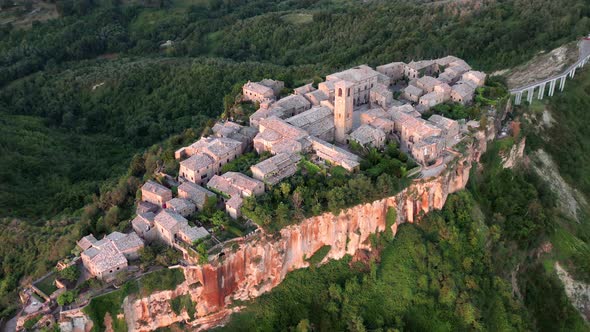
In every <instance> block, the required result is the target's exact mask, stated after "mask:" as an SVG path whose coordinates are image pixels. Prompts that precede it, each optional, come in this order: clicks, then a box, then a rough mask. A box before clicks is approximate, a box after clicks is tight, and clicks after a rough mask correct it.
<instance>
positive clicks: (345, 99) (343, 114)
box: [334, 80, 354, 143]
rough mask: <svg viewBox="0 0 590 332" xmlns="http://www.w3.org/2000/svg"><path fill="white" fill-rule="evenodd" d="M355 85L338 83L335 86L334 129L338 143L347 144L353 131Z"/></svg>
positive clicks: (343, 82) (345, 82) (342, 81)
mask: <svg viewBox="0 0 590 332" xmlns="http://www.w3.org/2000/svg"><path fill="white" fill-rule="evenodd" d="M353 87H354V83H351V82H348V81H344V80H341V81H338V82H336V84H334V127H335V129H336V130H335V138H336V142H338V143H346V135H348V134H349V133H350V131H351V130H352V109H353V100H354V99H353V93H354V91H353Z"/></svg>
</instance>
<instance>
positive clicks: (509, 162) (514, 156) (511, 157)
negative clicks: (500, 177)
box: [501, 138, 526, 168]
mask: <svg viewBox="0 0 590 332" xmlns="http://www.w3.org/2000/svg"><path fill="white" fill-rule="evenodd" d="M525 145H526V138H523V139H521V140H520V141H519V142H518V143H516V144H514V145H513V146H512V148H511V149H510V151H508V152H506V153H503V154H502V156H501V157H502V167H504V168H514V167H515V166H516V165H517V164H518V163H519V162H521V161H522V160H523V157H524V147H525Z"/></svg>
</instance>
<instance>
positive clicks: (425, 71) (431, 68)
mask: <svg viewBox="0 0 590 332" xmlns="http://www.w3.org/2000/svg"><path fill="white" fill-rule="evenodd" d="M438 70H439V69H438V64H437V63H436V62H434V61H432V60H422V61H412V62H410V63H408V64H406V65H405V66H404V75H405V77H406V78H408V79H414V78H419V77H422V76H425V75H426V76H432V75H434V74H436V73H438Z"/></svg>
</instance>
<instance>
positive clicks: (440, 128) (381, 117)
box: [44, 56, 486, 329]
mask: <svg viewBox="0 0 590 332" xmlns="http://www.w3.org/2000/svg"><path fill="white" fill-rule="evenodd" d="M485 80H486V75H485V74H484V73H482V72H479V71H474V70H472V68H471V67H470V66H469V65H468V64H467V63H466V62H465V61H463V60H461V59H459V58H456V57H454V56H447V57H444V58H441V59H436V60H428V61H419V62H410V63H408V64H406V63H402V62H394V63H390V64H386V65H383V66H379V67H377V68H375V69H373V68H371V67H369V66H367V65H361V66H357V67H354V68H350V69H347V70H344V71H341V72H338V73H334V74H331V75H328V76H326V79H325V81H324V82H320V83H319V84H317V86H314V84H312V83H309V84H305V85H303V86H300V87H297V88H295V89H293V90H292V93H288V94H286V93H285V90H286V89H285V86H284V83H283V82H281V81H277V80H272V79H264V80H262V81H259V82H251V81H249V82H247V83H246V84H244V85H243V87H242V95H241V102H242V103H249V104H252V105H254V106H255V109H256V110H255V112H253V113H252V114H249V117H248V119H247V121H244V120H239V119H223V120H220V121H218V122H217V123H216V124H215V125H214V126H213V127H212V128H211V132H212V134H211V135H210V136H204V137H201V138H200V139H199V140H197V141H196V142H194V143H192V144H190V145H188V146H185V147H182V148H180V149H178V150H177V151H176V152H175V155H174V157H175V159H176V160H177V161H178V164H179V169H178V176H177V177H175V178H173V177H171V176H168V175H166V176H165V177H161V178H160V179H161V180H160V181H159V182H158V181H154V180H149V181H147V182H146V183H145V184H144V185H143V186H142V187H141V199H140V200H139V201H138V203H137V208H136V216H135V218H133V220H132V221H131V226H132V229H133V232H131V233H128V234H124V233H121V232H114V233H111V234H108V235H106V236H105V237H104V238H102V239H100V240H98V239H97V238H96V237H95V236H94V235H93V234H89V235H87V236H85V237H83V238H81V239H80V240H79V241H78V243H77V244H78V249H79V251H80V255H79V258H76V259H74V260H73V261H71V262H69V264H63V263H61V265H60V266H58V270H62V269H65V268H69V267H71V266H76V262H78V261H81V263H82V264H81V265H82V266H83V269H84V274H85V275H86V276H87V277H89V278H91V277H96V278H97V279H99V280H101V281H103V282H105V283H112V282H115V281H117V279H118V278H117V276H118V275H119V274H120V273H121V272H123V271H128V270H129V268H130V266H132V265H133V264H134V263H133V262H134V261H136V260H137V259H138V257H139V255H140V252H141V250H142V248H144V247H145V246H149V245H151V244H152V243H160V244H164V245H165V246H168V247H170V248H173V249H174V250H177V251H179V252H180V253H181V254H182V259H181V264H183V265H185V266H186V265H199V264H203V263H205V262H207V261H208V259H209V257H208V256H210V255H212V254H214V253H215V250H214V248H215V247H216V246H219V245H223V241H224V239H227V238H224V237H222V236H219V229H220V227H213V226H212V225H211V224H207V223H205V222H204V220H202V219H201V218H200V217H199V215H200V213H203V212H204V211H208V213H211V211H219V210H222V211H224V212H225V213H224V216H221V218H224V217H225V218H231V219H234V220H236V219H240V220H241V223H242V224H247V225H248V227H246V228H247V231H246V232H245V233H246V234H244V232H241V233H240V235H242V236H243V238H247V237H248V236H250V235H252V234H254V233H258V232H264V230H263V229H262V228H260V227H259V225H256V224H255V223H254V222H252V221H251V220H248V218H244V216H243V214H242V210H243V206H244V204H245V200H247V199H253V198H256V197H258V196H261V195H263V194H264V193H265V192H267V191H269V190H271V191H272V189H273V188H276V187H277V186H278V185H279V184H280V183H281V182H283V181H285V180H286V179H287V178H289V177H292V176H293V175H295V174H296V173H297V172H299V171H300V170H301V167H302V166H301V165H302V163H307V164H311V165H314V167H317V168H318V169H329V170H332V171H334V167H338V168H340V169H343V170H344V171H345V172H348V173H349V174H354V173H358V172H361V163H362V159H363V151H367V150H368V149H374V150H375V151H384V149H386V148H387V147H391V146H393V147H395V148H396V149H399V151H400V154H405V155H406V156H408V157H409V158H410V160H411V161H412V163H413V164H414V166H415V167H414V168H413V170H412V174H411V175H412V176H415V177H418V178H428V177H433V176H436V175H438V174H440V173H441V172H442V171H443V170H444V169H445V168H446V166H447V164H448V163H449V162H451V161H452V160H454V159H456V157H457V155H458V154H460V153H459V151H457V149H455V147H456V146H457V145H458V144H459V143H460V142H461V141H462V140H463V138H464V137H465V136H466V135H469V133H470V132H471V131H473V130H477V129H478V128H479V122H478V121H473V120H472V121H466V120H459V121H458V120H452V119H449V118H446V117H443V116H441V115H437V114H433V115H430V116H429V117H427V118H425V117H426V114H428V112H429V110H430V109H431V108H433V107H435V106H437V105H439V104H444V103H456V104H462V105H469V104H470V103H472V101H473V99H474V96H475V94H476V90H477V89H478V88H479V87H483V86H484V83H485ZM232 120H233V121H232ZM246 155H250V156H251V155H254V156H255V158H254V160H255V162H253V163H252V165H251V166H250V167H249V169H248V171H247V172H238V171H234V170H232V171H224V169H226V168H227V167H224V166H226V165H228V164H230V163H232V162H235V161H236V160H239V159H240V158H242V157H244V156H246ZM408 163H410V162H408ZM246 173H248V174H246ZM217 213H219V212H217ZM230 241H231V240H230ZM205 243H207V245H206V246H205V245H204V244H205ZM60 286H62V288H65V286H64V285H60ZM47 295H49V294H44V296H47ZM66 329H67V327H66Z"/></svg>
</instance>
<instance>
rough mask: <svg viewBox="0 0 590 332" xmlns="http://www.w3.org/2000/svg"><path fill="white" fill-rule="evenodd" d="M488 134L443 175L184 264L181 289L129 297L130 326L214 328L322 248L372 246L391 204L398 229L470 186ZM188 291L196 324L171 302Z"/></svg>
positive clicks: (332, 254)
mask: <svg viewBox="0 0 590 332" xmlns="http://www.w3.org/2000/svg"><path fill="white" fill-rule="evenodd" d="M487 139H489V137H486V135H484V134H483V133H481V132H480V133H478V134H477V135H476V139H475V140H474V142H473V144H471V145H470V146H469V147H468V149H467V151H466V152H465V153H464V156H463V157H460V158H458V159H457V160H456V161H455V162H453V163H451V164H449V167H448V169H446V170H445V171H443V172H442V174H441V175H439V176H437V177H433V178H430V179H420V180H416V181H415V182H414V183H413V184H411V185H410V186H409V187H408V188H406V189H405V190H403V191H402V192H400V193H398V194H397V195H395V196H392V197H387V198H384V199H381V200H378V201H375V202H372V203H368V204H364V205H358V206H355V207H352V208H349V209H346V210H343V211H342V212H341V213H340V214H338V215H334V214H332V213H325V214H322V215H319V216H316V217H312V218H308V219H306V220H304V221H303V222H301V223H300V224H297V225H292V226H289V227H286V228H284V229H283V230H281V232H280V236H276V235H275V236H271V235H265V234H259V235H258V236H255V237H253V238H250V239H248V240H247V241H243V242H242V243H241V244H240V245H239V247H238V248H235V250H228V251H227V252H225V253H224V255H223V257H222V258H218V259H216V260H215V261H213V262H211V263H210V264H207V265H204V266H192V267H185V268H184V273H185V276H186V281H185V283H183V284H182V285H180V286H179V287H178V288H177V289H176V290H174V291H167V292H159V293H155V294H152V295H150V296H149V297H146V298H141V299H136V300H129V299H128V300H126V301H125V304H124V311H125V316H126V319H127V322H128V326H129V329H130V330H133V331H149V330H154V329H156V328H158V327H163V326H168V325H170V324H172V323H175V322H179V321H186V322H187V324H189V325H191V326H192V327H194V328H195V329H197V330H198V329H204V328H208V327H211V326H214V325H215V324H219V323H220V322H222V321H223V319H225V318H227V317H228V316H229V314H231V312H232V310H236V309H235V308H234V309H230V308H229V305H230V304H232V302H234V301H235V300H248V299H252V298H255V297H257V296H259V295H260V294H262V293H264V292H267V291H269V290H271V289H272V288H273V287H275V286H277V285H278V284H279V283H281V281H282V280H283V279H284V278H285V276H286V275H287V273H288V272H290V271H293V270H295V269H299V268H303V267H307V266H308V262H307V261H306V258H309V257H311V256H312V255H313V254H314V253H315V252H316V251H317V250H318V249H320V248H321V247H323V246H326V245H329V246H330V247H331V248H330V251H329V253H328V254H327V255H326V257H325V258H324V260H327V259H340V258H342V257H344V256H345V255H347V254H350V255H353V254H355V253H356V252H357V251H358V250H371V246H370V241H369V236H370V235H371V234H374V233H377V232H382V231H384V230H385V228H386V214H387V211H388V209H389V208H393V209H395V210H396V211H397V221H396V223H394V224H393V225H392V226H391V228H392V231H393V234H395V233H396V231H397V228H398V225H400V224H402V223H404V222H415V221H416V220H418V219H419V218H420V217H421V216H422V215H423V214H425V213H428V212H429V211H432V210H435V209H441V208H442V207H443V206H444V203H445V201H446V199H447V196H448V195H449V194H451V193H453V192H456V191H458V190H461V189H463V188H465V185H466V184H467V180H468V179H469V171H470V169H471V166H472V164H473V163H474V162H476V161H477V160H479V157H480V155H481V154H482V153H483V152H484V151H485V149H486V144H487ZM187 293H188V294H190V296H191V299H192V300H193V302H194V303H195V304H196V310H197V316H198V318H197V319H196V320H194V321H192V322H188V321H189V317H188V315H186V313H184V312H183V313H182V314H181V315H176V314H175V313H174V312H173V311H172V309H171V306H170V303H169V302H170V301H169V300H170V299H172V298H174V297H176V296H179V295H182V294H187Z"/></svg>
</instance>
